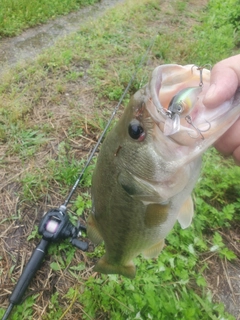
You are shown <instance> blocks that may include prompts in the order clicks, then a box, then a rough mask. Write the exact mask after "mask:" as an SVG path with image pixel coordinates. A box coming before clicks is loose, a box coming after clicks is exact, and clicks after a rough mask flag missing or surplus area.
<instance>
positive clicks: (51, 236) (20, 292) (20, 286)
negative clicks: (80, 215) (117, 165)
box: [2, 36, 157, 320]
mask: <svg viewBox="0 0 240 320" xmlns="http://www.w3.org/2000/svg"><path fill="white" fill-rule="evenodd" d="M156 37H157V36H155V37H153V39H152V41H151V43H150V45H149V46H148V48H147V50H146V52H145V54H144V55H143V57H142V59H141V61H140V63H139V65H138V67H137V68H136V70H135V73H134V74H133V75H132V77H131V79H130V81H129V83H128V85H127V87H126V88H125V90H124V92H123V94H122V96H121V98H120V100H119V102H118V104H117V105H116V107H115V108H114V110H113V112H112V115H111V117H110V118H109V120H108V123H107V125H106V127H105V128H104V130H103V132H102V134H101V136H100V137H99V139H98V141H97V143H96V145H95V147H94V148H93V150H92V152H91V154H90V156H89V157H88V159H87V161H86V163H85V166H84V168H83V169H82V171H81V173H80V174H79V176H78V178H77V180H76V182H75V184H74V185H73V187H72V189H71V190H70V192H69V194H68V196H67V198H66V200H65V201H64V204H62V205H60V207H59V208H55V209H51V210H49V211H48V212H47V213H46V214H45V215H44V216H43V218H42V220H41V221H40V224H39V226H38V233H39V235H41V236H42V239H41V241H40V243H39V244H38V245H37V247H36V248H35V250H34V251H33V253H32V255H31V257H30V259H29V261H28V263H27V264H26V266H25V268H24V270H23V273H22V274H21V276H20V278H19V280H18V282H17V284H16V286H15V288H14V290H13V292H12V294H11V296H10V297H9V305H8V307H7V309H6V311H5V313H4V315H3V318H2V320H7V319H8V317H9V315H10V313H11V311H12V309H13V307H14V306H15V305H18V304H21V302H22V299H23V296H24V293H25V291H26V290H27V288H28V286H29V284H30V282H31V280H32V279H33V277H34V276H35V274H36V272H37V270H38V269H39V268H40V266H41V264H42V262H43V259H44V257H45V256H46V254H47V250H48V247H49V245H50V244H51V243H52V242H58V241H60V240H64V239H67V238H70V243H71V244H72V245H73V246H75V247H77V248H78V249H80V250H82V251H86V250H87V249H88V244H87V243H86V242H84V241H81V240H79V239H77V238H78V237H79V236H80V235H81V232H82V231H83V232H86V227H85V226H84V225H81V224H80V222H78V224H77V226H74V225H73V224H72V223H71V222H70V220H69V217H68V215H67V206H68V204H69V202H70V200H71V198H72V196H73V194H74V192H75V191H76V189H77V187H78V185H79V183H80V182H81V180H82V178H83V175H84V172H85V171H86V169H87V167H88V166H89V164H90V162H91V160H92V158H93V156H94V154H95V152H96V150H97V149H98V147H99V145H100V143H101V142H102V140H103V137H104V135H105V134H106V132H107V130H108V128H109V126H110V124H111V123H112V121H113V118H114V117H115V115H116V113H117V111H118V109H119V107H120V105H121V103H122V101H123V99H124V98H125V96H126V94H127V92H128V90H129V88H130V86H131V85H132V83H133V81H134V79H135V77H136V74H137V72H138V70H139V68H140V67H141V66H142V65H143V62H144V60H145V59H146V57H147V56H148V54H149V52H150V50H151V48H152V47H153V45H154V42H155V40H156Z"/></svg>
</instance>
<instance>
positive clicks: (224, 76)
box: [203, 54, 240, 166]
mask: <svg viewBox="0 0 240 320" xmlns="http://www.w3.org/2000/svg"><path fill="white" fill-rule="evenodd" d="M238 87H240V54H239V55H236V56H232V57H230V58H227V59H225V60H222V61H220V62H218V63H217V64H216V65H215V66H214V67H213V69H212V71H211V79H210V87H209V89H208V91H207V92H206V95H205V98H204V99H203V103H204V105H205V106H206V107H207V108H209V109H210V108H216V107H217V106H219V105H220V104H222V103H223V102H225V101H227V100H230V99H231V98H232V97H233V96H234V94H235V92H236V90H237V88H238ZM214 146H215V148H216V149H217V150H218V151H220V152H221V153H222V154H224V155H226V156H229V155H232V157H233V159H234V161H235V163H236V164H237V165H239V166H240V118H239V119H238V120H237V121H236V122H235V123H234V124H233V125H232V127H231V128H229V129H228V130H227V132H225V134H224V135H223V136H222V137H221V138H220V139H219V140H218V141H217V142H216V143H215V144H214Z"/></svg>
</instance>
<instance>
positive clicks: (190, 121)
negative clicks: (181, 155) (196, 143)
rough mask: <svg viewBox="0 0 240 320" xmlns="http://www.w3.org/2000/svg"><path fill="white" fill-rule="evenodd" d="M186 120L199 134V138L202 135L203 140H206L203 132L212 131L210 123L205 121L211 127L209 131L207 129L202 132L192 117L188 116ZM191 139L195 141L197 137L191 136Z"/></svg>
mask: <svg viewBox="0 0 240 320" xmlns="http://www.w3.org/2000/svg"><path fill="white" fill-rule="evenodd" d="M185 120H186V121H187V123H189V124H190V125H191V126H192V127H193V128H194V129H195V130H196V131H197V133H198V135H197V137H198V136H199V135H200V136H201V139H202V140H204V136H203V134H202V132H207V131H208V130H210V129H211V123H210V122H209V121H207V120H205V121H206V123H207V124H208V126H209V127H208V128H207V129H205V130H200V129H199V128H198V127H196V126H195V125H194V123H193V121H192V117H191V116H189V115H187V116H186V117H185ZM190 137H191V138H193V139H197V137H192V136H191V135H190Z"/></svg>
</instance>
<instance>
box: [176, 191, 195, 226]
mask: <svg viewBox="0 0 240 320" xmlns="http://www.w3.org/2000/svg"><path fill="white" fill-rule="evenodd" d="M193 214H194V207H193V200H192V197H191V196H189V197H188V198H187V200H186V201H185V202H184V204H183V205H182V207H181V209H180V212H179V214H178V217H177V220H178V222H179V223H180V225H181V227H182V229H186V228H187V227H189V226H190V224H191V222H192V217H193Z"/></svg>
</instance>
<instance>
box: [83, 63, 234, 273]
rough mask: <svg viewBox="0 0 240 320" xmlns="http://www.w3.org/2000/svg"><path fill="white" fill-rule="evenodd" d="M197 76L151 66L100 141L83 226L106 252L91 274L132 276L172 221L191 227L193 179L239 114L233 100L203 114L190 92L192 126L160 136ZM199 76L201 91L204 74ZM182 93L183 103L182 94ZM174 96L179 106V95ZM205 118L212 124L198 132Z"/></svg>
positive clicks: (157, 246)
mask: <svg viewBox="0 0 240 320" xmlns="http://www.w3.org/2000/svg"><path fill="white" fill-rule="evenodd" d="M196 73H197V72H195V73H194V72H193V70H192V66H184V67H183V66H179V65H164V66H160V67H158V68H156V69H155V70H154V71H153V74H152V78H151V80H150V82H149V84H147V85H146V86H145V87H143V88H142V89H140V90H139V91H138V92H136V93H135V94H134V96H133V97H132V98H131V100H130V103H129V105H128V107H127V108H126V109H125V111H124V113H123V115H122V117H121V118H120V120H119V121H118V122H117V124H116V125H115V127H114V128H113V129H112V130H111V131H110V132H109V133H108V135H107V137H106V139H105V140H104V142H103V144H102V146H101V150H100V154H99V156H98V161H97V164H96V167H95V170H94V173H93V177H92V203H93V207H92V213H91V214H90V216H89V219H88V225H87V230H88V236H89V238H90V240H92V241H93V242H94V243H96V244H98V243H100V242H101V241H102V240H103V241H104V244H105V249H106V253H105V255H104V256H103V257H102V258H101V259H100V260H99V261H98V262H97V264H96V266H95V270H96V271H99V272H102V273H106V274H114V273H117V274H121V275H124V276H126V277H129V278H134V276H135V273H136V268H135V265H134V263H133V259H134V258H135V257H136V256H138V255H139V254H141V253H142V254H143V256H144V257H146V258H153V257H157V256H158V255H159V253H160V252H161V250H162V248H163V246H164V239H165V238H166V236H167V235H168V233H169V232H170V231H171V229H172V228H173V226H174V224H175V223H176V221H177V220H178V221H179V223H180V225H181V226H182V228H186V227H188V226H189V225H190V224H191V221H192V217H193V202H192V199H191V192H192V190H193V188H194V186H195V183H196V181H197V179H198V177H199V173H200V169H201V154H202V153H203V152H204V150H206V148H208V147H209V146H210V145H211V144H212V143H213V142H214V141H215V140H216V139H217V138H218V137H219V136H220V135H221V134H223V133H224V132H225V131H226V130H227V128H228V127H229V126H230V125H231V124H232V123H233V122H234V121H235V120H236V119H237V116H236V115H237V114H238V113H239V111H240V104H239V99H238V98H237V99H236V101H234V103H233V101H230V102H229V103H228V104H227V105H225V106H224V108H223V107H222V106H220V108H219V110H220V115H219V114H217V113H214V112H213V111H210V112H208V111H207V110H206V109H205V107H204V106H203V105H202V103H201V100H202V97H201V95H203V94H204V90H206V89H204V90H195V92H196V95H199V97H198V96H196V95H194V96H193V97H192V98H191V97H190V99H192V100H191V101H193V105H194V106H191V108H190V109H191V110H188V114H189V115H190V116H191V121H192V122H193V123H194V127H193V126H192V125H191V123H189V122H187V121H186V120H185V118H184V117H183V118H181V117H180V126H179V128H178V130H177V131H175V132H174V133H172V134H170V135H168V136H166V135H165V134H164V125H165V122H166V120H167V119H168V118H169V117H168V115H167V113H165V110H167V107H168V106H169V104H170V102H171V101H172V99H173V97H174V96H176V95H177V94H178V93H179V92H181V90H183V89H184V88H188V87H195V86H197V85H198V82H199V77H198V76H197V75H196ZM174 74H175V76H174ZM203 75H204V77H203V79H204V81H205V85H206V87H207V85H208V83H209V72H208V71H204V72H203ZM183 93H184V99H185V100H186V98H185V94H186V90H184V91H183ZM190 93H191V94H192V90H190ZM177 98H178V100H179V101H181V94H180V98H179V96H177ZM188 98H189V97H187V99H188ZM189 105H191V102H190V104H189ZM223 109H224V110H225V111H223ZM226 109H227V115H226ZM206 120H207V121H209V123H211V126H210V127H209V129H208V130H205V131H204V128H205V126H206V124H205V122H206ZM195 127H196V128H200V129H199V130H202V131H201V132H202V136H203V137H204V139H202V137H200V136H199V135H198V132H196V129H195Z"/></svg>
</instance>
